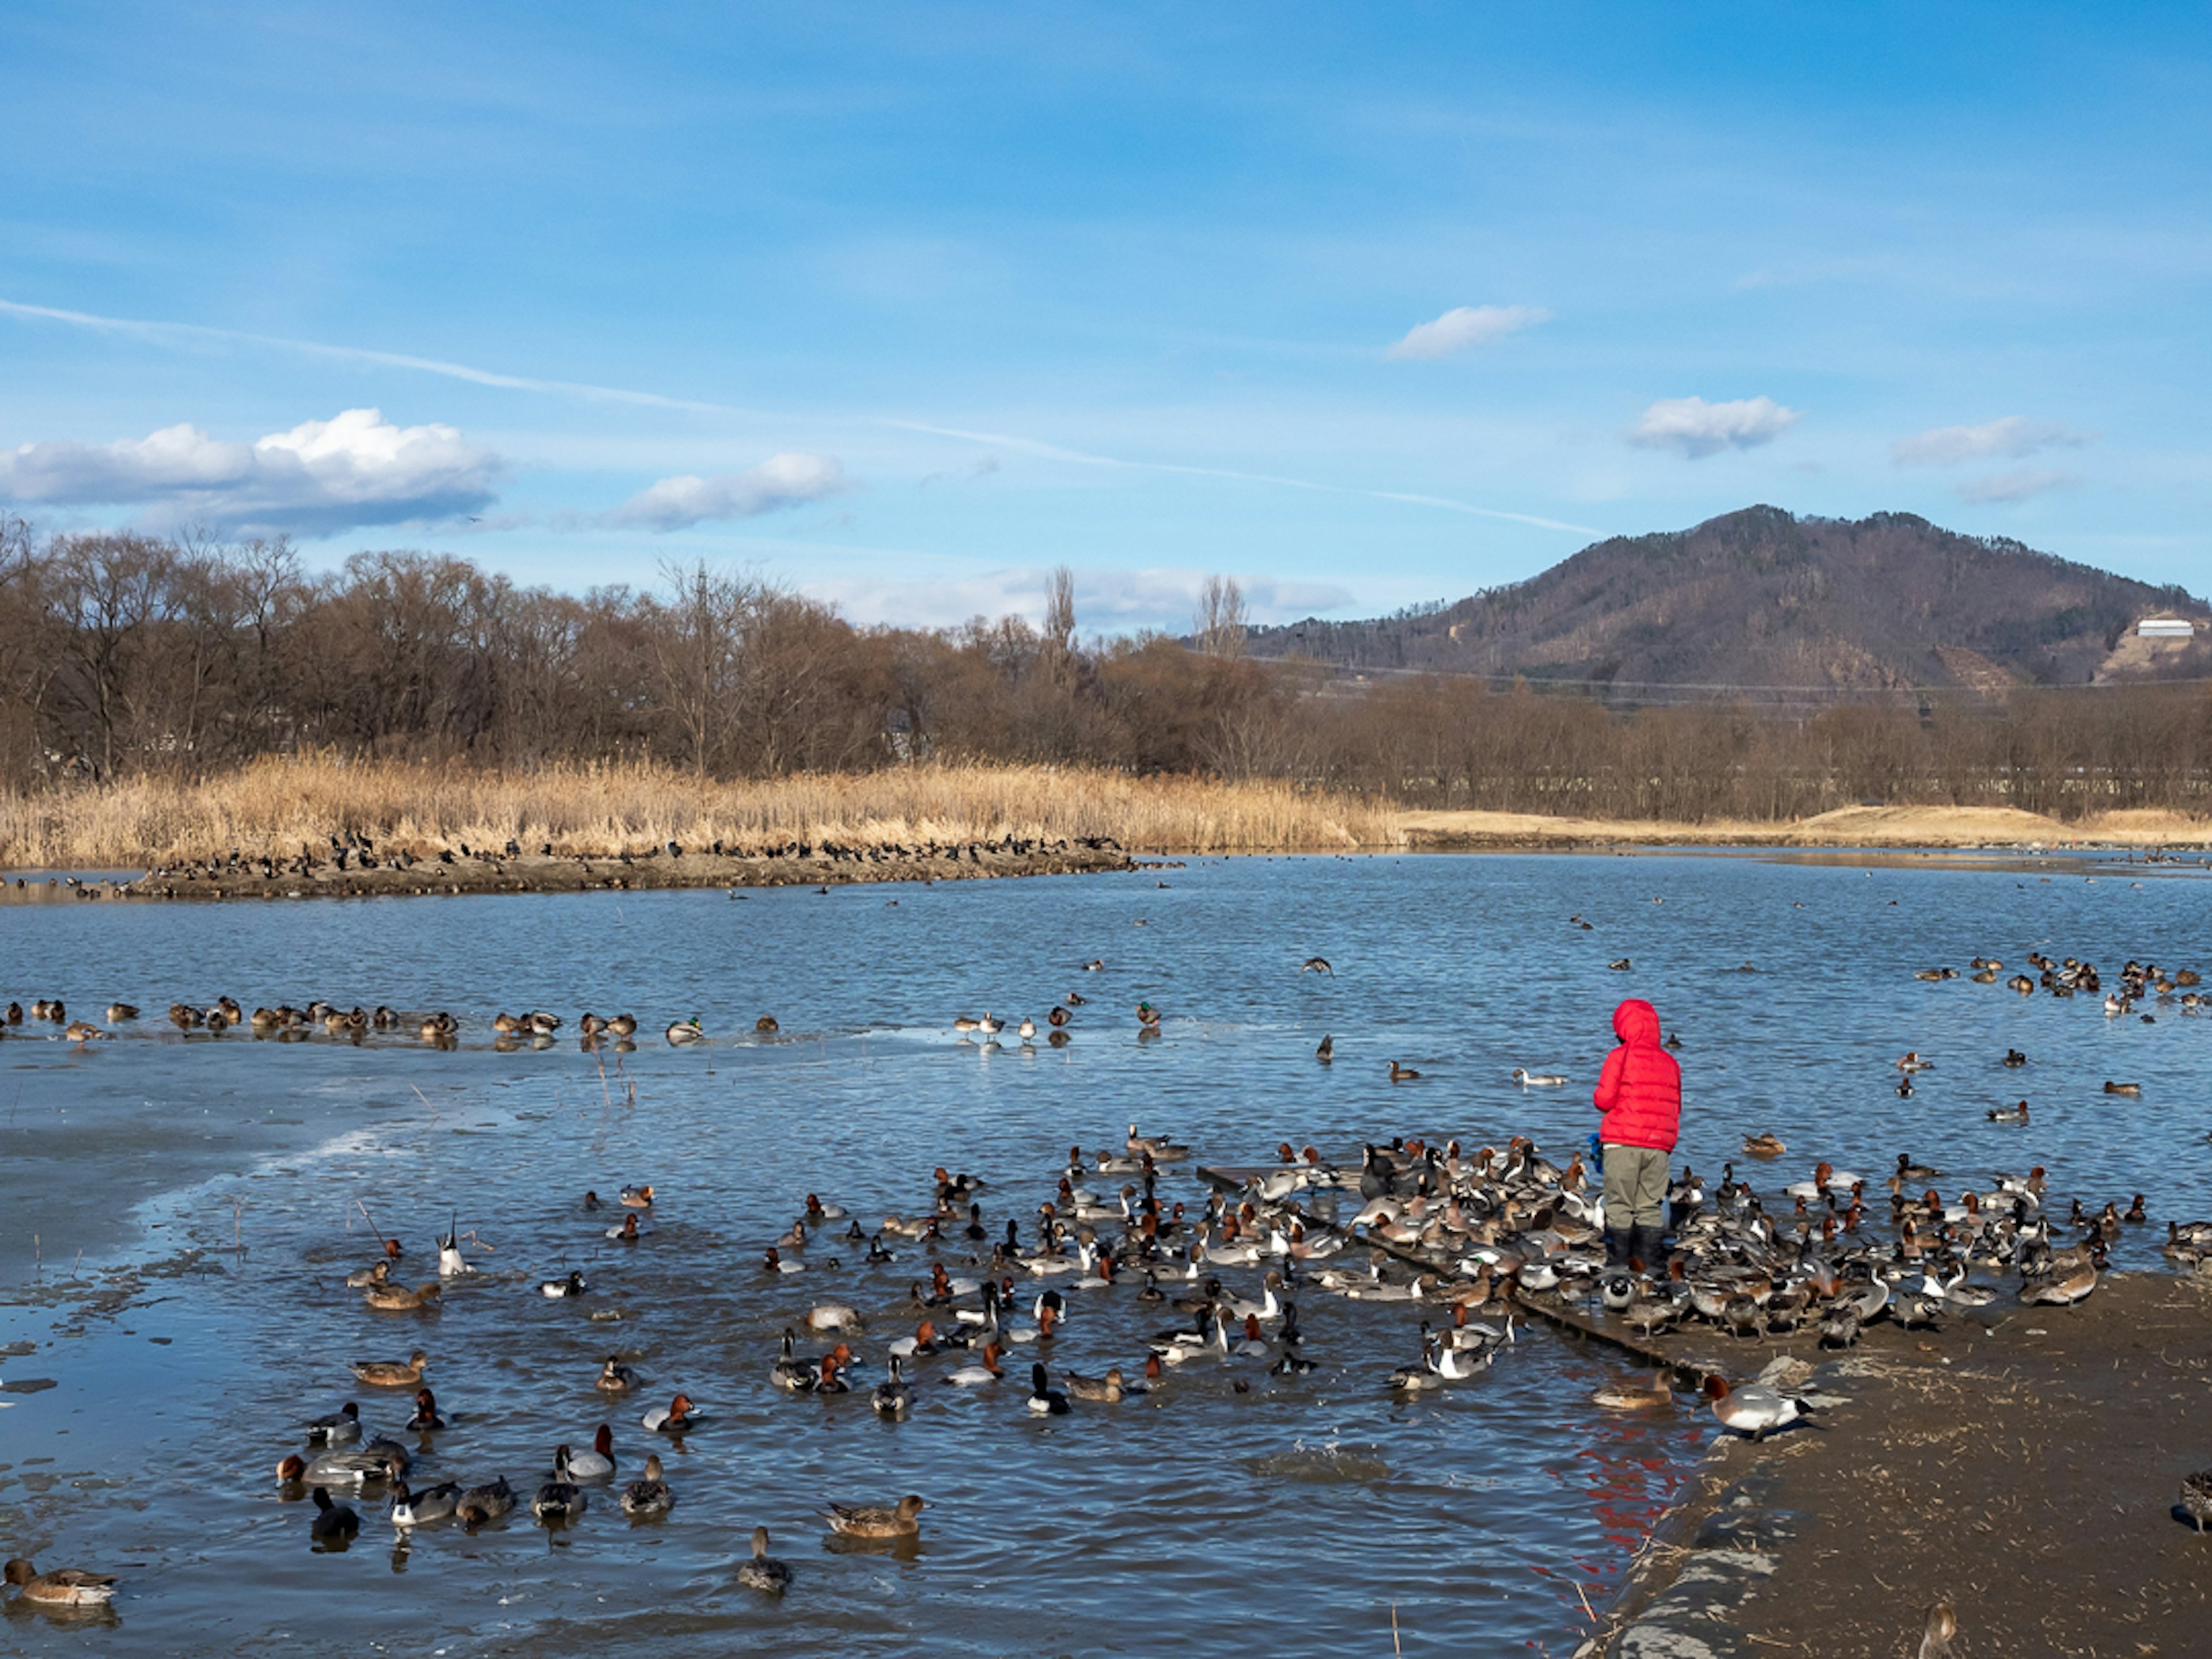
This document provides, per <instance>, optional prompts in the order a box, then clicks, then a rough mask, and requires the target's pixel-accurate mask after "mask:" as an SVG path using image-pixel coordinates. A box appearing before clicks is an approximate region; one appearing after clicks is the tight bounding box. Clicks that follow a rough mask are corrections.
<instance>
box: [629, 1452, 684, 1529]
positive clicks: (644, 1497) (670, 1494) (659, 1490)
mask: <svg viewBox="0 0 2212 1659" xmlns="http://www.w3.org/2000/svg"><path fill="white" fill-rule="evenodd" d="M622 1506H623V1514H625V1515H665V1514H667V1513H668V1511H669V1510H671V1509H674V1508H675V1507H676V1492H675V1489H674V1488H673V1487H671V1486H670V1485H669V1484H668V1482H667V1481H666V1480H665V1479H664V1478H663V1477H662V1475H661V1473H660V1454H659V1452H654V1453H653V1454H651V1455H649V1456H647V1458H646V1460H645V1473H644V1474H642V1475H641V1476H639V1477H638V1478H637V1479H636V1480H633V1481H631V1482H630V1483H629V1485H628V1486H624V1487H623V1494H622Z"/></svg>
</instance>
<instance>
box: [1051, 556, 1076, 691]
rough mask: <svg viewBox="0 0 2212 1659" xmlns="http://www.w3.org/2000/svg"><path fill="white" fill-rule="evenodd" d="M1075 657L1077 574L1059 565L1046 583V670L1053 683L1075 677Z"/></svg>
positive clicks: (1061, 685) (1061, 684) (1059, 683)
mask: <svg viewBox="0 0 2212 1659" xmlns="http://www.w3.org/2000/svg"><path fill="white" fill-rule="evenodd" d="M1074 657H1075V573H1074V572H1073V570H1070V569H1069V568H1067V567H1066V565H1064V564H1056V565H1054V566H1053V568H1052V574H1051V575H1049V576H1048V577H1046V578H1045V585H1044V658H1043V661H1044V671H1045V676H1046V678H1048V679H1049V680H1050V681H1051V682H1052V684H1054V686H1057V687H1065V686H1066V684H1068V682H1069V681H1070V679H1071V678H1073V667H1074Z"/></svg>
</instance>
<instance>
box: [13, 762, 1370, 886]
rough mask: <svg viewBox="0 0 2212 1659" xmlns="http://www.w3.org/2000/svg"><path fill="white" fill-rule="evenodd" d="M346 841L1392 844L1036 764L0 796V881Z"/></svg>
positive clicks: (1315, 821) (1347, 822)
mask: <svg viewBox="0 0 2212 1659" xmlns="http://www.w3.org/2000/svg"><path fill="white" fill-rule="evenodd" d="M349 829H351V830H354V831H357V832H358V833H360V834H362V835H364V836H368V837H369V838H370V839H371V840H373V841H374V842H376V843H377V844H378V845H379V847H380V848H390V849H392V850H397V849H398V848H407V849H409V850H411V851H413V852H414V853H416V854H417V855H423V854H429V853H432V852H435V850H436V849H437V848H441V847H445V846H451V845H454V844H457V843H460V842H466V843H468V844H469V845H471V846H493V847H496V846H500V845H503V844H504V843H505V842H507V840H508V839H510V838H512V839H513V840H514V841H516V842H520V843H521V844H522V845H523V846H524V847H526V848H529V849H531V850H532V851H535V850H536V849H537V848H538V847H540V846H541V845H543V844H544V843H546V842H551V843H552V845H553V847H554V848H555V849H556V851H557V852H561V853H564V854H567V853H590V854H613V853H615V852H617V851H623V850H628V851H632V852H640V851H643V850H644V849H645V848H649V847H654V846H658V845H659V844H660V843H662V842H667V841H671V840H673V841H678V842H683V843H684V844H685V845H686V846H691V847H697V846H704V845H706V844H708V843H710V842H714V841H718V840H719V841H720V842H723V843H724V844H725V845H726V846H732V847H737V848H754V847H757V846H761V845H763V844H768V843H773V842H782V841H787V840H801V839H804V840H811V841H820V840H821V839H823V837H824V836H827V837H829V838H830V839H833V840H837V841H842V842H848V843H852V844H856V845H866V844H871V843H882V842H926V841H939V842H954V841H973V840H996V839H998V838H999V837H1000V836H1006V835H1009V834H1012V835H1014V836H1048V837H1053V838H1058V837H1061V836H1112V837H1113V838H1114V839H1115V840H1116V841H1118V842H1121V844H1122V845H1123V846H1124V847H1127V848H1132V849H1139V848H1142V849H1150V850H1158V851H1164V852H1194V853H1228V852H1258V851H1270V850H1279V851H1290V850H1297V849H1304V850H1322V849H1327V848H1349V847H1362V846H1377V845H1383V844H1391V843H1395V842H1397V841H1398V840H1399V836H1398V833H1397V831H1396V829H1395V825H1394V823H1393V822H1392V819H1391V816H1390V813H1389V810H1388V809H1387V808H1386V807H1384V806H1383V805H1381V804H1380V803H1377V802H1372V801H1366V800H1360V799H1353V798H1350V797H1346V796H1342V795H1328V794H1316V793H1307V792H1304V791H1300V790H1298V789H1296V788H1294V787H1291V786H1289V785H1287V784H1282V783H1274V782H1255V783H1225V782H1220V781H1214V780H1211V779H1205V778H1193V777H1131V776H1127V775H1122V774H1120V773H1115V772H1105V771H1094V770H1085V769H1071V768H1058V767H1044V766H983V765H979V766H919V767H910V768H904V769H898V770H896V771H886V772H864V773H850V774H830V775H800V776H796V777H789V778H781V779H776V780H774V781H761V782H752V781H747V782H734V783H724V782H717V781H713V780H702V779H699V778H696V777H694V776H692V775H690V774H688V773H684V772H679V771H675V770H671V769H667V768H665V767H657V766H629V765H600V766H589V767H552V768H548V769H544V770H539V771H532V772H505V771H498V772H483V771H477V770H474V769H464V768H458V767H451V766H431V765H406V764H404V763H388V762H361V763H356V762H351V761H343V760H339V759H336V758H332V757H301V758H294V759H270V760H264V761H258V762H256V763H252V764H251V765H249V766H246V767H244V768H242V769H240V770H238V771H235V772H230V773H226V774H224V775H221V776H218V777H214V778H210V779H206V780H204V781H178V780H173V779H164V778H152V777H147V778H134V779H130V780H126V781H122V782H119V783H109V784H82V785H65V786H62V787H55V788H52V789H47V790H42V791H40V792H38V793H15V792H0V866H5V867H8V868H13V869H32V868H47V869H88V868H99V867H104V866H125V865H130V866H136V865H141V864H149V863H153V864H159V863H165V862H168V861H172V860H177V859H181V858H187V857H203V858H204V857H206V856H208V855H209V854H225V853H228V851H229V850H230V849H231V848H234V847H235V848H240V849H241V850H242V851H244V852H246V853H248V854H252V853H258V852H261V851H264V850H266V851H270V852H274V853H277V854H284V855H288V856H289V854H293V853H296V852H297V851H298V850H299V848H300V845H301V842H306V843H307V844H308V845H310V846H313V847H316V848H322V847H324V846H325V845H326V844H327V840H326V838H327V837H328V836H331V834H332V833H334V832H335V833H338V834H343V833H344V832H345V831H347V830H349Z"/></svg>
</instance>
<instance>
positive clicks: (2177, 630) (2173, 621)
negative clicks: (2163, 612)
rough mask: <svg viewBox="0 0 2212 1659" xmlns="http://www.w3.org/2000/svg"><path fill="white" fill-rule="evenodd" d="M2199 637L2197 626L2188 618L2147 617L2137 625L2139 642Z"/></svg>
mask: <svg viewBox="0 0 2212 1659" xmlns="http://www.w3.org/2000/svg"><path fill="white" fill-rule="evenodd" d="M2196 636H2197V624H2196V623H2193V622H2191V621H2190V620H2189V618H2188V617H2144V618H2143V619H2142V621H2141V622H2139V623H2136V638H2137V639H2139V640H2188V639H2194V638H2195V637H2196Z"/></svg>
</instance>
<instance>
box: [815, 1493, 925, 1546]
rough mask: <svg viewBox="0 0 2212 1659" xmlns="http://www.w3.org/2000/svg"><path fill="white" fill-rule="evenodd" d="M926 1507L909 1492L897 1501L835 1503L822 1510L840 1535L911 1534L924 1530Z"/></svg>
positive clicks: (884, 1536)
mask: <svg viewBox="0 0 2212 1659" xmlns="http://www.w3.org/2000/svg"><path fill="white" fill-rule="evenodd" d="M927 1507H928V1505H927V1504H925V1503H924V1502H923V1501H922V1500H921V1498H916V1497H915V1496H914V1494H913V1493H911V1492H909V1493H908V1494H907V1495H906V1496H905V1497H904V1498H900V1499H899V1501H898V1502H897V1504H895V1505H893V1504H831V1505H830V1506H829V1508H828V1509H826V1510H823V1511H822V1518H823V1520H825V1521H827V1522H829V1530H830V1531H832V1532H834V1533H836V1534H837V1535H838V1536H839V1537H841V1538H868V1539H897V1538H912V1537H914V1536H915V1534H917V1533H919V1532H920V1531H921V1519H920V1516H921V1512H922V1510H925V1509H927Z"/></svg>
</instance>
